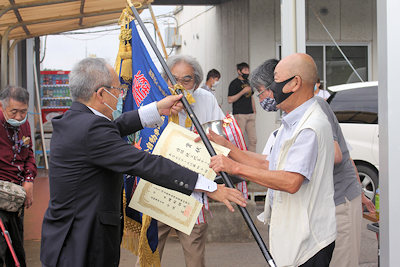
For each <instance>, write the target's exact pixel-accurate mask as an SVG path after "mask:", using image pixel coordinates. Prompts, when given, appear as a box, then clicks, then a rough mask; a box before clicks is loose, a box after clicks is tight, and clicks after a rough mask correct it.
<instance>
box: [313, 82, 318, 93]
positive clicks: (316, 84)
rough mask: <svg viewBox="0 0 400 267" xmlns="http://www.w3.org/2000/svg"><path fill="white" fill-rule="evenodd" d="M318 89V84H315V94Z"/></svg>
mask: <svg viewBox="0 0 400 267" xmlns="http://www.w3.org/2000/svg"><path fill="white" fill-rule="evenodd" d="M317 89H318V87H317V84H314V92H315V91H317Z"/></svg>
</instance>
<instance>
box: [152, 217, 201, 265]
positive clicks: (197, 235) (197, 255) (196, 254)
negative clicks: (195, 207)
mask: <svg viewBox="0 0 400 267" xmlns="http://www.w3.org/2000/svg"><path fill="white" fill-rule="evenodd" d="M207 228H208V224H207V223H200V224H195V225H194V227H193V230H192V233H191V234H190V235H187V234H185V233H182V232H180V231H177V230H176V234H177V235H178V238H179V242H180V243H181V245H182V249H183V254H184V256H185V263H186V267H205V251H206V239H207ZM171 229H172V227H170V226H169V225H166V224H164V223H161V222H158V252H159V253H160V258H162V254H163V251H164V246H165V242H166V241H167V237H168V234H169V232H170V231H171Z"/></svg>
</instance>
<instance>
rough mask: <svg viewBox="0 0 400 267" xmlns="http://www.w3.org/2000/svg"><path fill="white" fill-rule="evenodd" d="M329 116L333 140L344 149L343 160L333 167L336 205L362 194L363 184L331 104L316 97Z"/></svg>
mask: <svg viewBox="0 0 400 267" xmlns="http://www.w3.org/2000/svg"><path fill="white" fill-rule="evenodd" d="M314 98H315V99H316V100H317V101H318V104H319V105H320V106H321V108H322V110H323V111H324V113H325V114H326V116H327V117H328V120H329V123H330V124H331V126H332V133H333V140H334V141H337V142H338V144H339V147H340V150H341V151H342V161H341V162H340V163H338V164H335V166H334V168H333V183H334V186H335V195H334V199H335V205H336V206H337V205H340V204H343V203H345V202H346V200H345V197H346V198H347V199H348V200H349V201H351V200H353V199H355V198H356V197H358V196H359V195H360V194H361V186H360V183H359V182H358V180H357V176H356V172H355V169H354V166H353V163H352V161H351V160H350V153H349V149H348V147H347V144H346V140H345V139H344V136H343V132H342V129H341V128H340V125H339V122H338V120H337V118H336V116H335V113H333V111H332V109H331V107H330V106H329V104H328V103H327V102H326V101H325V100H324V99H323V98H321V97H318V96H316V97H314Z"/></svg>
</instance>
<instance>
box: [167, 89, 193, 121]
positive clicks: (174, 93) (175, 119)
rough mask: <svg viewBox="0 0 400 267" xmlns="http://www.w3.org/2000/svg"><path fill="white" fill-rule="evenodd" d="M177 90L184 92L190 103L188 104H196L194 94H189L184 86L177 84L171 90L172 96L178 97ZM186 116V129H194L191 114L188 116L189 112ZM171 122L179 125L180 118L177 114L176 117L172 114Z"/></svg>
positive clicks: (169, 119)
mask: <svg viewBox="0 0 400 267" xmlns="http://www.w3.org/2000/svg"><path fill="white" fill-rule="evenodd" d="M177 89H180V90H181V91H182V92H184V94H185V96H186V99H187V101H188V103H189V104H190V105H191V104H193V103H196V100H195V99H194V97H193V96H192V94H191V93H189V91H188V90H186V89H185V87H183V86H182V85H180V84H175V85H174V88H169V90H170V92H171V94H173V95H177V93H176V90H177ZM186 115H187V116H186V119H185V127H186V128H190V127H192V120H191V119H190V117H189V114H187V112H186ZM170 121H172V122H173V123H176V124H179V116H178V114H176V115H173V114H170V116H169V118H168V122H170Z"/></svg>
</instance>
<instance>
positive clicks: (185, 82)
mask: <svg viewBox="0 0 400 267" xmlns="http://www.w3.org/2000/svg"><path fill="white" fill-rule="evenodd" d="M174 78H175V80H176V82H177V83H180V84H182V85H183V86H186V85H189V84H190V83H191V82H192V81H193V77H192V76H190V75H187V76H185V77H183V78H178V77H175V76H174Z"/></svg>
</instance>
